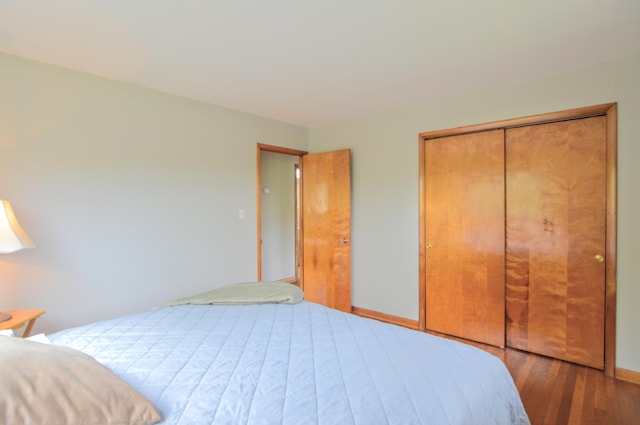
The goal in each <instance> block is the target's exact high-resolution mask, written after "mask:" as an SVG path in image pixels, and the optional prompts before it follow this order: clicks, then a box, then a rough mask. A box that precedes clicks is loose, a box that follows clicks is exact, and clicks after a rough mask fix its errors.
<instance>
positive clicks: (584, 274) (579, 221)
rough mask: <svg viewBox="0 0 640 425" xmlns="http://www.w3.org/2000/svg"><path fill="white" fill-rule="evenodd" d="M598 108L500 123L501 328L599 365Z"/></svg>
mask: <svg viewBox="0 0 640 425" xmlns="http://www.w3.org/2000/svg"><path fill="white" fill-rule="evenodd" d="M606 125H607V124H606V117H592V118H584V119H578V120H570V121H563V122H556V123H550V124H541V125H534V126H527V127H521V128H513V129H508V130H507V132H506V199H507V203H506V205H507V207H506V224H507V229H506V233H507V235H506V241H507V243H506V252H507V262H506V286H507V288H506V299H507V301H506V303H507V305H506V312H507V321H506V338H507V345H508V346H510V347H514V348H518V349H522V350H526V351H530V352H534V353H538V354H543V355H546V356H550V357H554V358H558V359H563V360H567V361H571V362H575V363H579V364H583V365H587V366H591V367H595V368H599V369H602V368H603V367H604V341H605V337H604V323H605V310H604V309H605V264H604V257H605V213H606Z"/></svg>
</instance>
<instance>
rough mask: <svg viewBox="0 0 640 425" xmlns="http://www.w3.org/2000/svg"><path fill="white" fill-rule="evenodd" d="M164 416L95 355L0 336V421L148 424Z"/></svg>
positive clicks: (33, 423) (18, 422)
mask: <svg viewBox="0 0 640 425" xmlns="http://www.w3.org/2000/svg"><path fill="white" fill-rule="evenodd" d="M160 420H162V417H161V416H160V414H159V413H158V411H157V410H156V409H155V407H154V406H153V405H152V404H151V402H149V400H147V399H146V398H145V397H144V396H143V395H142V394H140V393H138V392H137V391H136V390H135V389H133V388H132V387H131V386H130V385H129V384H128V383H126V382H125V381H123V380H122V379H121V378H119V377H118V376H117V375H115V374H114V373H113V372H111V371H110V370H109V369H107V368H106V367H104V366H102V365H101V364H100V363H98V362H97V361H96V360H95V359H94V358H93V357H91V356H89V355H87V354H84V353H82V352H80V351H77V350H74V349H71V348H67V347H61V346H56V345H49V344H42V343H39V342H34V341H27V340H24V339H21V338H10V337H0V423H3V424H25V425H27V424H28V425H36V424H51V425H54V424H55V425H58V424H60V425H63V424H64V425H75V424H78V425H92V424H96V425H98V424H99V425H111V424H119V425H125V424H126V425H146V424H154V423H156V422H159V421H160Z"/></svg>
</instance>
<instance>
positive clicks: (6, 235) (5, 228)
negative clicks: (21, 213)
mask: <svg viewBox="0 0 640 425" xmlns="http://www.w3.org/2000/svg"><path fill="white" fill-rule="evenodd" d="M0 202H1V204H0V254H8V253H10V252H15V251H19V250H21V249H24V248H33V247H35V246H36V244H34V243H33V241H32V240H31V238H30V237H29V235H27V234H26V233H25V231H24V230H23V229H22V226H20V223H19V222H18V219H17V218H16V215H15V214H14V213H13V208H11V203H10V202H9V201H7V200H4V199H3V200H2V201H0Z"/></svg>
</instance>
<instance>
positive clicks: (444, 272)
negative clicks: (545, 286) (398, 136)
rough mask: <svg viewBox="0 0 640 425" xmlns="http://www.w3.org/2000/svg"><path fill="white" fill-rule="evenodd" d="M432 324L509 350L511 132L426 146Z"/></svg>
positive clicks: (431, 327)
mask: <svg viewBox="0 0 640 425" xmlns="http://www.w3.org/2000/svg"><path fill="white" fill-rule="evenodd" d="M425 170H426V175H425V192H426V193H425V201H426V202H425V218H426V247H425V248H426V249H425V252H426V260H425V261H426V266H425V267H426V327H427V329H429V330H432V331H436V332H441V333H445V334H449V335H454V336H458V337H462V338H466V339H471V340H475V341H480V342H484V343H487V344H492V345H496V346H504V326H505V324H504V318H505V313H504V297H505V293H504V287H505V286H504V285H505V283H504V267H505V259H504V257H505V253H504V208H505V207H504V205H505V201H504V130H502V129H500V130H493V131H485V132H478V133H472V134H465V135H458V136H449V137H441V138H436V139H431V140H426V142H425Z"/></svg>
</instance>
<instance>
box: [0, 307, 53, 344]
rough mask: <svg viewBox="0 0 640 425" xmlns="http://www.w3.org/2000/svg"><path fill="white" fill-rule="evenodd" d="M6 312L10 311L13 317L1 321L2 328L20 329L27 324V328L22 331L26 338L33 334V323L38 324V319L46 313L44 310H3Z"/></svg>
mask: <svg viewBox="0 0 640 425" xmlns="http://www.w3.org/2000/svg"><path fill="white" fill-rule="evenodd" d="M3 311H4V312H5V313H10V314H11V315H12V316H13V317H12V318H11V319H9V320H6V321H4V322H0V330H2V329H13V330H14V331H15V330H16V329H20V328H21V327H23V326H24V324H25V323H26V324H27V327H26V329H25V330H24V332H23V333H22V337H23V338H26V337H28V336H29V335H31V330H32V329H33V325H35V324H36V319H37V318H38V317H40V316H42V315H43V314H44V310H3Z"/></svg>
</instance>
